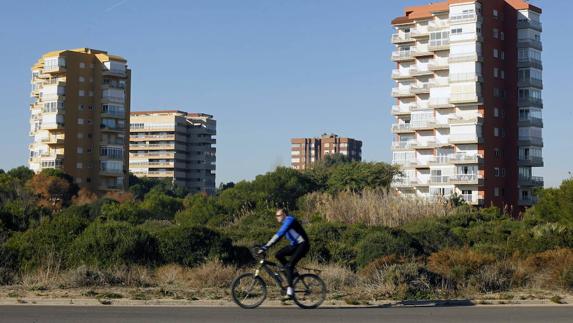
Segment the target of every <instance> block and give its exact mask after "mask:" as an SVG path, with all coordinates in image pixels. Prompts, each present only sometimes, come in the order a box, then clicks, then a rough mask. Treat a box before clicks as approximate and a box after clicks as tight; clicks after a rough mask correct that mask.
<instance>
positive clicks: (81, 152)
mask: <svg viewBox="0 0 573 323" xmlns="http://www.w3.org/2000/svg"><path fill="white" fill-rule="evenodd" d="M76 151H77V153H78V154H83V153H84V148H82V147H78V148H77V150H76Z"/></svg>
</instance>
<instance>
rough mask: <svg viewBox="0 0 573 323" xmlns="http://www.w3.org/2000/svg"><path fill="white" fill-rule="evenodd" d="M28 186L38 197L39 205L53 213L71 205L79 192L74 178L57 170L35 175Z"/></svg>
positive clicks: (44, 171) (46, 170) (48, 170)
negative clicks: (71, 201) (72, 199)
mask: <svg viewBox="0 0 573 323" xmlns="http://www.w3.org/2000/svg"><path fill="white" fill-rule="evenodd" d="M26 185H27V187H28V188H29V189H30V190H31V191H32V192H33V193H34V194H35V195H36V196H37V198H38V204H39V205H40V206H43V207H47V208H49V209H51V210H52V211H58V210H61V209H62V207H63V206H67V205H69V202H70V200H71V198H72V197H73V196H74V195H76V193H77V192H78V187H77V186H76V185H75V184H73V179H72V177H71V176H69V175H66V174H64V173H63V172H61V171H59V170H55V169H45V170H43V171H42V172H41V173H39V174H35V175H34V176H33V177H32V178H31V179H30V180H28V182H27V184H26Z"/></svg>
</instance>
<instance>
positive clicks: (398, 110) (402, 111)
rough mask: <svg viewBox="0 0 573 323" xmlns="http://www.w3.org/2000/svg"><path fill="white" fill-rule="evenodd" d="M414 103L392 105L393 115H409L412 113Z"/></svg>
mask: <svg viewBox="0 0 573 323" xmlns="http://www.w3.org/2000/svg"><path fill="white" fill-rule="evenodd" d="M413 106H414V105H394V106H392V114H393V115H407V114H410V113H412V111H411V109H412V107H413Z"/></svg>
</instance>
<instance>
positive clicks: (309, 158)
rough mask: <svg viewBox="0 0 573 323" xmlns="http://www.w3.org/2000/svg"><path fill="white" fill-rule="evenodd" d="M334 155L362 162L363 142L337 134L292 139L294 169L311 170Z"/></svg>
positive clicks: (292, 164)
mask: <svg viewBox="0 0 573 323" xmlns="http://www.w3.org/2000/svg"><path fill="white" fill-rule="evenodd" d="M334 154H341V155H344V156H347V157H348V158H349V159H350V160H353V161H361V160H362V142H361V141H359V140H355V139H352V138H343V137H339V136H337V135H335V134H324V135H322V136H320V138H293V139H291V166H292V168H294V169H298V170H304V169H307V168H310V167H312V165H313V164H314V163H316V162H318V161H321V160H323V159H324V157H325V156H328V155H334Z"/></svg>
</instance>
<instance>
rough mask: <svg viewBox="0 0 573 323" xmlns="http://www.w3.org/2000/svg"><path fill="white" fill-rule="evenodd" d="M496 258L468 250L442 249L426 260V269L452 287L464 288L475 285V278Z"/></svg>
mask: <svg viewBox="0 0 573 323" xmlns="http://www.w3.org/2000/svg"><path fill="white" fill-rule="evenodd" d="M495 261H496V258H495V257H494V256H493V255H490V254H484V253H481V252H478V251H475V250H472V249H469V248H467V247H466V248H462V249H444V250H440V251H438V252H436V253H433V254H432V255H431V256H430V257H429V258H428V269H429V270H430V271H432V272H435V273H437V274H439V275H441V276H442V277H444V278H446V279H447V280H448V282H449V283H450V284H452V285H453V287H456V288H466V287H468V286H470V285H472V282H473V283H474V284H475V277H476V276H477V275H478V274H479V273H480V271H482V270H484V268H486V266H489V265H492V264H494V263H495Z"/></svg>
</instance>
